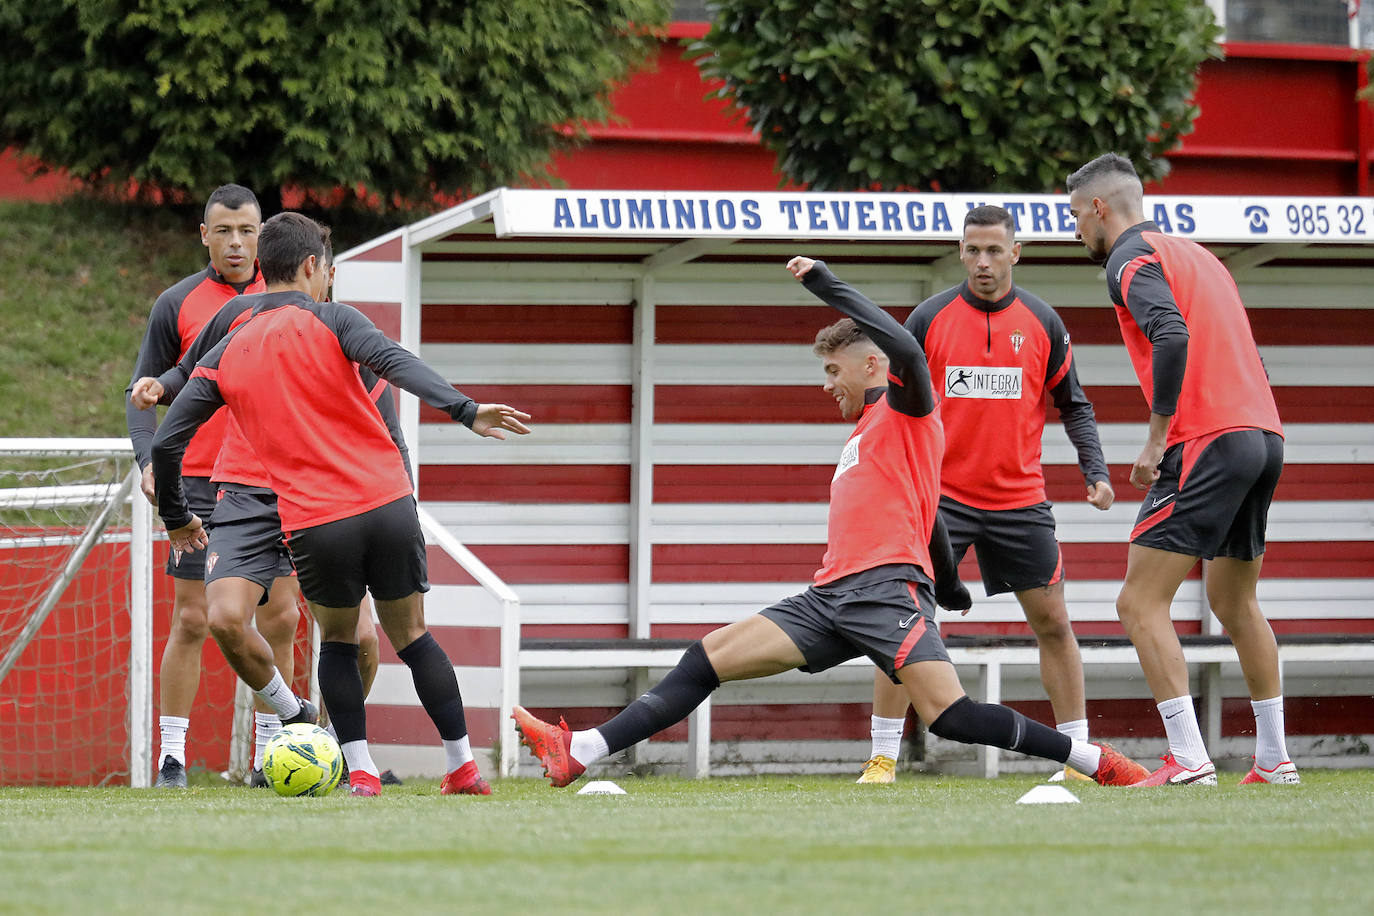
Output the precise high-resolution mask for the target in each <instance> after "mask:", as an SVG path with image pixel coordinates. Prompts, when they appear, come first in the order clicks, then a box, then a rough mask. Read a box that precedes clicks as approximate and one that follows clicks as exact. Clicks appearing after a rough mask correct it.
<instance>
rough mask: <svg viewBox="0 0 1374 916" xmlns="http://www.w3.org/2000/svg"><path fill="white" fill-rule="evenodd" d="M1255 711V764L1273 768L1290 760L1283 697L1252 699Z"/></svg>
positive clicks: (1251, 706)
mask: <svg viewBox="0 0 1374 916" xmlns="http://www.w3.org/2000/svg"><path fill="white" fill-rule="evenodd" d="M1250 708H1251V709H1253V710H1254V711H1255V766H1259V767H1263V768H1264V769H1266V770H1272V769H1273V768H1274V767H1276V766H1278V765H1279V764H1281V763H1286V762H1288V759H1289V758H1288V746H1287V744H1286V742H1285V741H1284V735H1283V697H1282V696H1281V695H1280V696H1276V697H1272V698H1271V699H1268V700H1251V701H1250Z"/></svg>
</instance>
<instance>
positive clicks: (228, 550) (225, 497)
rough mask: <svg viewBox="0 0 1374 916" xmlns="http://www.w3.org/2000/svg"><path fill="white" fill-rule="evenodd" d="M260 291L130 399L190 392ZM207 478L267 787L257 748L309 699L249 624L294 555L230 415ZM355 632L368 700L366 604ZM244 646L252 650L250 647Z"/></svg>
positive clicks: (220, 619)
mask: <svg viewBox="0 0 1374 916" xmlns="http://www.w3.org/2000/svg"><path fill="white" fill-rule="evenodd" d="M324 232H325V271H326V275H327V277H329V278H331V285H332V277H333V275H334V248H333V244H332V241H331V240H330V239H329V230H328V229H327V228H326V229H324ZM327 289H328V287H326V293H325V297H326V298H328V292H327ZM263 295H265V294H254V295H247V296H236V297H235V298H233V299H230V300H229V301H228V302H226V303H225V304H224V305H223V306H222V307H221V308H220V310H219V311H218V312H217V313H216V314H215V316H214V317H213V318H211V319H210V320H209V321H208V322H206V324H205V327H203V328H202V329H201V332H200V334H198V335H197V336H196V339H195V341H194V342H193V343H192V344H191V346H190V347H188V348H187V350H186V352H185V354H183V355H182V358H181V361H180V362H178V363H177V364H176V365H175V366H173V367H172V368H170V369H168V370H167V371H166V372H164V373H162V375H160V376H159V377H157V378H155V379H154V378H141V379H139V380H138V381H136V382H135V383H134V385H133V388H132V392H131V394H130V400H131V401H132V402H133V403H134V404H135V405H136V406H151V405H152V404H154V403H158V402H159V401H160V402H161V403H164V404H170V403H172V401H173V400H174V399H175V398H176V396H177V394H179V393H180V392H181V390H182V389H183V388H185V387H186V382H187V381H188V380H189V379H190V377H191V373H192V372H194V371H195V367H196V364H197V363H198V362H200V359H201V357H203V356H205V354H206V353H208V352H209V351H210V350H211V349H212V348H213V347H214V346H215V344H217V343H219V342H220V340H222V339H223V338H224V337H225V335H227V334H228V333H229V332H230V331H232V330H233V329H234V328H236V327H238V326H239V325H240V324H241V323H242V322H244V321H246V320H247V319H248V318H249V316H250V315H251V314H252V310H253V308H254V306H256V305H257V304H258V303H259V302H260V301H261V299H262V297H263ZM358 372H359V374H360V375H361V376H362V378H363V384H364V386H365V387H366V388H367V390H368V393H369V395H370V396H371V397H372V399H373V402H374V403H375V404H376V405H377V410H378V412H379V413H380V414H381V417H382V419H383V421H384V422H385V423H386V425H387V430H388V432H389V433H390V434H391V439H392V441H393V442H395V443H396V447H397V448H398V449H399V450H400V452H401V457H402V460H403V461H404V463H405V466H406V470H407V472H409V470H410V458H409V451H408V450H407V448H406V445H405V439H404V437H403V436H402V434H401V429H400V420H399V418H398V417H397V416H396V407H395V404H394V403H393V401H392V399H391V391H390V388H389V386H388V385H387V383H386V382H385V381H382V380H380V379H378V378H377V376H376V375H375V374H374V373H373V372H372V371H371V370H370V369H367V368H366V367H362V366H360V367H358ZM211 476H212V479H213V480H214V481H215V483H216V485H217V487H218V501H217V503H216V505H215V508H214V512H213V514H212V515H211V516H210V518H209V519H208V524H207V525H206V529H207V531H211V532H213V534H214V538H215V543H214V550H213V551H211V552H210V556H209V559H208V560H207V561H206V564H205V566H206V586H205V594H206V598H207V599H208V601H209V624H210V632H211V634H213V636H214V637H215V641H216V642H217V643H218V644H219V646H220V649H221V651H222V652H223V653H224V657H225V658H226V659H227V660H228V661H229V664H230V666H231V667H232V668H233V669H234V671H235V672H236V673H237V674H238V675H239V677H240V678H241V679H242V680H243V681H244V683H246V684H248V685H249V686H250V687H252V688H253V690H254V692H255V693H256V694H257V695H258V696H259V697H261V698H262V699H263V700H264V702H267V703H268V704H270V705H271V706H272V707H273V708H274V710H275V711H274V712H271V713H261V712H259V713H257V715H256V719H257V728H256V730H255V739H256V740H255V744H254V752H253V769H252V773H251V776H250V779H249V784H250V785H252V786H254V787H263V786H266V785H267V780H266V779H265V778H264V777H263V775H262V759H263V751H264V748H265V747H266V744H267V741H269V740H270V739H271V737H272V735H274V734H276V731H277V730H278V729H280V728H281V725H282V719H281V718H280V716H282V715H285V716H287V721H288V722H289V721H304V720H303V719H297V718H294V717H297V716H299V715H300V707H303V706H307V705H308V701H303V700H300V699H299V698H297V697H295V696H294V695H293V694H292V693H291V691H290V689H289V688H288V686H287V684H288V682H287V681H286V679H285V678H284V677H283V675H282V674H281V668H282V666H281V663H280V662H281V660H280V659H277V665H276V667H275V668H274V669H273V670H272V671H271V672H266V671H264V670H263V669H262V668H261V666H260V665H259V664H257V660H258V659H260V658H262V657H265V653H264V651H263V647H264V641H263V638H262V636H261V635H260V634H259V633H257V632H256V631H255V630H253V628H252V627H250V626H249V622H250V621H251V620H252V617H253V612H254V609H255V608H256V607H257V606H258V605H259V604H260V603H263V602H265V601H267V600H268V597H269V595H270V594H271V592H272V591H273V590H276V589H288V590H290V592H291V595H292V600H293V601H294V600H295V596H296V595H297V594H299V589H298V588H297V587H296V580H295V569H294V568H293V567H292V565H291V557H290V554H289V553H288V551H287V549H286V545H285V543H284V542H283V540H282V533H281V517H280V516H279V515H278V514H277V497H276V494H275V493H273V492H272V490H271V487H270V481H269V479H268V477H267V471H266V469H265V468H264V467H263V465H262V462H261V461H259V460H258V457H257V454H256V453H255V452H254V451H253V448H252V446H250V445H249V444H248V442H247V440H245V439H244V438H243V434H242V432H241V431H240V430H239V426H238V423H237V422H236V421H235V420H234V417H233V415H232V414H231V415H230V416H229V420H228V423H227V425H226V430H225V436H224V444H223V446H222V448H221V449H220V454H219V457H218V459H217V460H216V462H215V468H214V472H213V474H212V475H211ZM356 635H357V641H358V667H359V673H360V675H361V677H362V680H363V696H364V698H365V697H366V696H367V693H368V691H369V690H370V689H371V686H372V682H373V680H374V679H375V678H376V673H377V648H378V644H377V631H376V628H375V626H374V625H373V623H372V612H371V607H370V605H368V604H366V603H365V604H364V606H363V607H362V608H361V609H360V612H359V614H358V632H357V634H356ZM249 644H251V645H252V649H251V650H250V649H249V648H248V646H249ZM286 670H287V671H289V670H291V669H290V668H287V669H286ZM309 712H313V710H312V711H309Z"/></svg>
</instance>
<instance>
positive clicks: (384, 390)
mask: <svg viewBox="0 0 1374 916" xmlns="http://www.w3.org/2000/svg"><path fill="white" fill-rule="evenodd" d="M263 295H265V294H256V295H247V296H236V297H234V298H233V299H230V300H229V301H228V302H226V303H224V305H223V306H222V307H221V308H220V310H219V311H218V312H216V313H215V316H214V317H213V318H211V319H210V320H209V321H208V322H206V324H205V327H203V328H201V331H200V333H199V334H197V335H196V339H195V340H194V341H193V342H192V343H191V346H190V347H188V348H187V349H186V352H185V353H184V354H182V357H181V361H180V362H178V363H177V364H176V365H175V366H173V367H172V368H170V369H168V370H167V371H166V372H164V373H162V375H160V376H158V382H159V383H161V385H162V389H163V392H162V403H164V404H171V403H172V401H174V400H175V399H176V396H177V395H178V394H179V393H180V392H181V390H182V389H183V388H185V387H186V383H187V382H188V381H189V380H190V378H191V373H192V372H194V371H195V368H196V364H197V363H199V362H200V360H201V359H202V358H203V357H204V356H205V355H206V354H207V353H209V352H210V351H211V350H212V349H214V347H215V345H216V344H217V343H219V342H220V341H221V340H223V339H224V338H225V336H226V335H228V334H229V332H230V331H232V330H234V328H237V327H238V326H239V325H240V324H242V323H243V322H245V321H247V320H248V318H249V317H250V316H251V315H252V314H253V308H254V307H255V306H257V305H258V304H259V303H260V302H261V301H262V298H263ZM355 368H356V369H357V370H358V374H359V376H361V377H362V380H363V386H364V387H366V388H367V390H368V395H369V397H371V398H372V401H373V403H375V404H376V405H377V411H378V413H380V414H381V417H382V421H383V422H385V423H386V426H387V431H388V432H389V433H390V434H391V440H392V441H393V442H395V443H396V448H397V449H398V450H399V451H400V452H401V460H402V462H403V463H404V464H405V467H406V470H407V472H408V471H409V470H410V452H409V450H408V449H407V448H406V442H405V437H404V436H403V435H402V433H401V422H400V417H398V416H397V414H396V402H395V400H394V399H393V397H392V394H391V388H390V386H389V385H388V384H387V382H386V381H385V380H383V379H380V378H378V377H377V374H376V373H375V372H373V371H372V370H371V369H368V368H367V367H366V366H355ZM223 416H226V417H227V418H228V419H227V422H226V423H225V427H224V444H223V445H222V446H221V447H220V450H219V457H218V458H217V459H216V460H215V467H214V470H213V471H211V473H210V479H211V480H212V481H214V482H215V483H217V484H221V485H229V486H232V487H235V488H245V487H246V488H250V489H266V490H270V489H271V486H272V481H271V478H270V477H268V475H267V468H265V467H264V466H263V463H262V461H261V460H259V459H258V454H257V452H255V451H254V450H253V447H252V446H251V445H250V444H249V443H248V440H247V438H245V437H244V435H243V431H242V430H241V429H240V428H239V425H238V420H236V419H235V418H234V414H233V411H223ZM199 435H200V434H199V433H198V434H197V436H199Z"/></svg>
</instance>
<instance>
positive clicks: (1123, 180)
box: [1068, 153, 1298, 786]
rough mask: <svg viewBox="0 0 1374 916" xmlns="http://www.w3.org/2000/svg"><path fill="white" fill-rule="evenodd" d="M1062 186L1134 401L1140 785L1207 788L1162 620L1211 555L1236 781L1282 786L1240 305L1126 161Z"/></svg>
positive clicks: (1257, 376) (1256, 409) (1265, 382)
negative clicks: (1146, 732)
mask: <svg viewBox="0 0 1374 916" xmlns="http://www.w3.org/2000/svg"><path fill="white" fill-rule="evenodd" d="M1068 189H1069V210H1070V212H1071V213H1072V214H1073V215H1074V217H1075V218H1076V219H1077V220H1078V232H1077V234H1078V238H1079V239H1080V240H1081V241H1082V242H1083V244H1084V245H1085V246H1086V247H1087V249H1088V251H1089V253H1090V254H1091V256H1092V259H1093V260H1094V261H1096V262H1097V263H1105V264H1106V268H1107V269H1106V274H1107V292H1108V293H1109V294H1110V296H1111V299H1112V303H1113V304H1114V305H1115V306H1116V317H1117V321H1118V323H1119V324H1120V325H1121V337H1122V339H1123V340H1124V341H1125V344H1126V351H1127V352H1128V353H1129V354H1130V357H1131V362H1132V363H1133V365H1134V367H1135V372H1136V376H1137V378H1139V380H1140V387H1141V388H1142V389H1143V390H1144V392H1145V399H1146V400H1147V401H1148V402H1149V404H1150V429H1149V434H1148V438H1147V440H1146V442H1145V447H1144V449H1142V450H1141V453H1140V457H1138V458H1137V459H1136V461H1135V465H1134V466H1133V467H1132V468H1131V483H1132V484H1134V485H1135V486H1136V487H1137V488H1138V489H1141V490H1146V489H1148V492H1147V493H1146V494H1145V499H1144V501H1143V502H1142V503H1141V506H1140V514H1139V515H1138V516H1137V519H1136V526H1135V529H1134V530H1133V531H1132V532H1131V547H1130V551H1129V553H1128V554H1127V557H1126V581H1125V582H1124V583H1123V584H1122V586H1121V594H1120V595H1119V596H1118V597H1117V599H1116V611H1117V614H1118V615H1119V616H1120V617H1121V624H1122V626H1124V627H1125V628H1126V633H1127V634H1128V635H1129V636H1130V637H1131V642H1132V643H1133V644H1134V645H1135V648H1136V654H1137V655H1139V656H1140V667H1141V668H1142V669H1143V670H1144V672H1145V679H1146V681H1148V682H1149V684H1150V692H1151V693H1153V694H1154V698H1155V703H1156V704H1157V705H1158V707H1159V715H1160V718H1161V719H1163V721H1164V730H1165V733H1166V734H1167V735H1168V738H1169V751H1168V753H1167V754H1165V755H1164V757H1163V758H1162V759H1163V760H1164V765H1163V766H1162V767H1160V768H1159V769H1157V770H1155V771H1154V773H1152V774H1151V775H1150V777H1149V778H1148V779H1146V780H1144V781H1142V782H1141V785H1143V786H1160V785H1182V784H1190V783H1191V784H1194V785H1216V781H1217V775H1216V767H1214V766H1213V765H1212V761H1211V760H1210V759H1209V758H1208V754H1207V748H1206V747H1205V746H1204V744H1203V741H1202V732H1201V730H1200V729H1199V728H1198V723H1197V716H1196V713H1195V711H1194V708H1193V697H1192V694H1191V693H1190V692H1189V689H1188V666H1187V664H1186V663H1185V661H1184V659H1183V650H1182V648H1181V647H1180V645H1179V641H1178V634H1177V633H1176V632H1175V631H1174V626H1173V622H1172V621H1171V620H1170V617H1169V606H1170V604H1171V603H1172V602H1173V599H1174V594H1175V593H1176V592H1177V591H1178V587H1179V585H1181V584H1182V583H1183V579H1184V578H1185V577H1186V576H1187V575H1188V572H1189V571H1190V570H1191V569H1192V568H1193V567H1194V566H1195V565H1196V564H1197V561H1198V559H1199V558H1202V559H1206V560H1211V563H1210V566H1209V569H1208V575H1207V600H1208V603H1209V604H1210V605H1211V607H1212V611H1213V613H1215V614H1216V615H1217V619H1218V620H1220V621H1221V623H1222V626H1224V627H1225V628H1226V633H1227V635H1228V636H1230V638H1231V642H1232V643H1233V644H1234V645H1235V647H1236V655H1237V656H1238V657H1239V659H1240V667H1241V671H1242V672H1243V673H1244V675H1245V684H1246V687H1247V688H1248V689H1249V692H1250V705H1251V708H1252V709H1253V710H1254V713H1255V764H1254V766H1253V767H1251V769H1250V772H1249V773H1247V774H1246V775H1245V777H1244V778H1243V779H1242V780H1241V782H1242V783H1260V782H1264V783H1280V784H1290V785H1291V784H1295V783H1297V782H1298V770H1297V767H1295V766H1294V765H1293V762H1292V761H1291V760H1289V759H1288V749H1287V747H1286V742H1285V739H1284V725H1283V691H1282V684H1281V683H1280V680H1279V661H1278V645H1277V643H1276V642H1275V640H1274V631H1273V630H1272V629H1270V627H1269V621H1268V620H1266V619H1265V617H1264V614H1263V613H1262V612H1261V611H1260V606H1259V597H1258V594H1257V593H1258V583H1259V575H1260V566H1261V564H1263V562H1264V534H1265V524H1266V521H1267V519H1268V515H1269V503H1270V501H1271V500H1272V498H1273V495H1274V488H1275V486H1277V484H1278V481H1279V474H1280V472H1281V471H1282V470H1283V427H1282V426H1281V425H1280V423H1279V412H1278V408H1277V406H1275V404H1274V393H1273V391H1272V390H1271V389H1270V387H1269V376H1268V374H1267V373H1266V372H1265V370H1264V364H1263V363H1262V362H1261V361H1260V355H1259V349H1258V348H1257V347H1256V346H1255V338H1254V336H1253V335H1252V334H1251V332H1250V320H1249V318H1247V317H1246V314H1245V306H1244V304H1243V303H1242V302H1241V300H1240V294H1239V292H1237V290H1236V284H1235V281H1234V280H1232V279H1231V275H1230V274H1229V273H1227V272H1226V268H1225V267H1224V266H1222V263H1221V262H1220V261H1218V260H1217V259H1216V257H1215V256H1214V255H1212V254H1211V253H1210V252H1209V251H1207V250H1206V249H1205V248H1203V247H1202V246H1200V245H1198V244H1196V243H1195V242H1191V241H1188V240H1187V239H1177V238H1173V237H1172V236H1168V235H1165V234H1164V233H1163V232H1161V231H1160V230H1159V227H1158V226H1156V225H1155V224H1154V223H1152V222H1149V221H1147V220H1146V219H1145V216H1144V212H1143V206H1142V195H1143V192H1142V189H1141V186H1140V178H1139V177H1138V176H1137V175H1136V171H1135V167H1134V166H1132V165H1131V163H1130V160H1128V159H1125V158H1123V157H1121V156H1117V155H1115V154H1113V153H1108V154H1106V155H1104V156H1099V157H1098V158H1096V159H1094V160H1093V161H1092V162H1089V163H1088V164H1087V165H1085V166H1083V167H1082V168H1081V169H1079V170H1078V171H1076V172H1074V173H1073V174H1072V175H1070V176H1069V180H1068Z"/></svg>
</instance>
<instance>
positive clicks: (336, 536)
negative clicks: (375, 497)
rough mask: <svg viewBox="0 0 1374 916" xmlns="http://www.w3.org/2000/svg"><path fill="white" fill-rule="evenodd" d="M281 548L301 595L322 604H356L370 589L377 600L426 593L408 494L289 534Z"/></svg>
mask: <svg viewBox="0 0 1374 916" xmlns="http://www.w3.org/2000/svg"><path fill="white" fill-rule="evenodd" d="M286 546H287V547H288V548H289V549H290V551H291V558H292V559H293V560H295V562H296V577H297V579H299V581H300V586H301V594H302V595H304V596H305V599H306V600H307V601H311V602H314V603H315V604H318V605H322V606H324V607H356V606H357V605H358V603H359V602H360V601H362V600H363V593H364V592H366V591H369V590H370V591H371V592H372V597H373V598H376V599H377V600H379V601H395V600H398V599H400V598H405V597H407V596H408V595H413V594H414V593H415V592H427V591H429V578H428V575H429V570H428V566H427V564H426V562H425V538H424V534H423V533H422V532H421V531H420V517H419V515H418V514H417V513H416V511H415V497H413V496H402V497H401V498H400V499H397V500H394V501H392V502H389V503H387V504H386V505H384V506H378V507H377V508H376V509H372V510H370V511H368V512H364V513H362V514H361V515H352V516H349V517H348V518H341V519H339V520H338V521H336V522H328V523H326V524H323V525H316V526H314V527H313V528H302V529H301V530H300V531H291V532H288V533H287V536H286Z"/></svg>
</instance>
